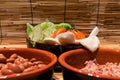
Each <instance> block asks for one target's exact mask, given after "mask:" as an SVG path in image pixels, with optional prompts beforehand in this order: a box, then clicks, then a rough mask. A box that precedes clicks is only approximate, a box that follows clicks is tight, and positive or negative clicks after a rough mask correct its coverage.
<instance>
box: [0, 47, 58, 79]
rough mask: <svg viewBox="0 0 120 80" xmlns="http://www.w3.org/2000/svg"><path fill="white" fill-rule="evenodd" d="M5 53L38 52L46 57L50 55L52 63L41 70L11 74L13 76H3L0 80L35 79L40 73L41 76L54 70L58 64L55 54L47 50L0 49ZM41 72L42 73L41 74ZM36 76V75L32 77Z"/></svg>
mask: <svg viewBox="0 0 120 80" xmlns="http://www.w3.org/2000/svg"><path fill="white" fill-rule="evenodd" d="M1 50H2V51H5V50H8V51H9V50H10V51H12V50H25V51H36V52H37V53H40V54H44V55H47V56H48V55H49V56H48V57H50V59H51V62H50V63H49V64H47V66H44V67H43V68H40V69H36V70H34V71H30V72H27V73H18V74H11V75H6V76H1V77H0V80H1V79H2V80H8V79H10V80H11V79H19V78H29V77H33V76H37V75H38V73H39V75H40V74H42V73H44V72H46V71H47V70H49V69H50V68H52V66H53V65H55V64H56V62H57V56H56V55H55V54H53V53H52V52H49V51H45V50H40V49H34V48H0V51H1ZM40 72H41V73H40ZM32 74H34V75H32Z"/></svg>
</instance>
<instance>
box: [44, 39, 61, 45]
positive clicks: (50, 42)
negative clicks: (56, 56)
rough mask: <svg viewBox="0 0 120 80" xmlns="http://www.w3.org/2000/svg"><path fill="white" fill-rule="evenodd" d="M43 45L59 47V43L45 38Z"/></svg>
mask: <svg viewBox="0 0 120 80" xmlns="http://www.w3.org/2000/svg"><path fill="white" fill-rule="evenodd" d="M43 42H44V43H45V44H51V45H60V44H61V43H60V42H59V41H58V40H57V39H55V38H45V39H44V41H43Z"/></svg>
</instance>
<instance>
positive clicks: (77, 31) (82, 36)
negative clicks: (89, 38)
mask: <svg viewBox="0 0 120 80" xmlns="http://www.w3.org/2000/svg"><path fill="white" fill-rule="evenodd" d="M70 32H72V33H73V34H74V36H75V39H76V40H78V39H83V38H85V34H84V33H82V32H80V31H79V30H70Z"/></svg>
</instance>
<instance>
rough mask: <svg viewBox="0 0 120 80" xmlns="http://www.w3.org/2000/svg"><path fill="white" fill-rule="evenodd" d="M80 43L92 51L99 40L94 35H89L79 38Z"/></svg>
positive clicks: (98, 43)
mask: <svg viewBox="0 0 120 80" xmlns="http://www.w3.org/2000/svg"><path fill="white" fill-rule="evenodd" d="M79 42H80V44H81V45H83V46H84V47H85V48H87V49H88V50H90V51H91V52H94V51H96V50H97V48H98V47H99V45H100V41H99V39H98V37H96V36H89V37H88V38H85V39H82V40H79Z"/></svg>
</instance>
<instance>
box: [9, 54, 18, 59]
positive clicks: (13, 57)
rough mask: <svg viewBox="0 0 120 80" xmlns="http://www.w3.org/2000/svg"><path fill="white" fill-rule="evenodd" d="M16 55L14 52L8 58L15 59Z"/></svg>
mask: <svg viewBox="0 0 120 80" xmlns="http://www.w3.org/2000/svg"><path fill="white" fill-rule="evenodd" d="M17 57H18V55H17V54H15V53H14V54H12V55H11V56H10V58H12V59H16V58H17Z"/></svg>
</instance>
